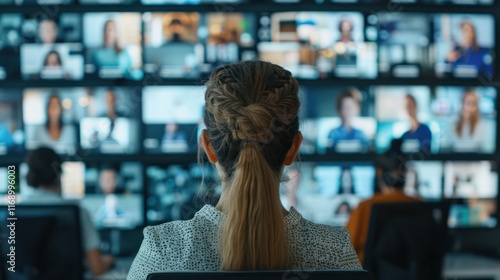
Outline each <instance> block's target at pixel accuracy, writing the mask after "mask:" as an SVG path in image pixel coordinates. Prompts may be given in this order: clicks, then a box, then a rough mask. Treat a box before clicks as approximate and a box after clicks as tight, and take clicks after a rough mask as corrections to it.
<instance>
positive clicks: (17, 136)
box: [0, 89, 24, 155]
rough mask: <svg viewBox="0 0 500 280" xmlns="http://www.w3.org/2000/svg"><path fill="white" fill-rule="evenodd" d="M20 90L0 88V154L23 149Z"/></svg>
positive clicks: (15, 152) (17, 152)
mask: <svg viewBox="0 0 500 280" xmlns="http://www.w3.org/2000/svg"><path fill="white" fill-rule="evenodd" d="M21 99H22V96H21V91H20V90H13V89H0V155H7V154H19V153H21V152H23V151H24V130H23V127H22V108H21V106H22V105H21Z"/></svg>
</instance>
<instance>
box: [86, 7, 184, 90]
mask: <svg viewBox="0 0 500 280" xmlns="http://www.w3.org/2000/svg"><path fill="white" fill-rule="evenodd" d="M83 23H84V31H85V32H84V38H83V42H84V43H85V47H86V64H85V73H86V74H88V75H89V77H94V78H101V79H121V78H125V79H132V80H140V79H142V77H143V71H142V47H141V42H142V38H141V14H139V13H88V14H85V15H84V16H83ZM171 55H174V54H171Z"/></svg>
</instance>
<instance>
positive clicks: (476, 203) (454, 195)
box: [444, 161, 498, 228]
mask: <svg viewBox="0 0 500 280" xmlns="http://www.w3.org/2000/svg"><path fill="white" fill-rule="evenodd" d="M444 175H445V176H444V197H445V198H446V199H450V200H451V208H450V217H449V220H448V225H449V227H451V228H470V227H476V228H477V227H483V228H484V227H486V228H493V227H496V226H497V223H498V221H497V217H498V210H497V207H498V205H497V197H498V171H497V166H496V163H495V162H490V161H462V162H451V161H450V162H446V163H445V165H444Z"/></svg>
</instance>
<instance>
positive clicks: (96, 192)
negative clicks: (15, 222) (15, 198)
mask: <svg viewBox="0 0 500 280" xmlns="http://www.w3.org/2000/svg"><path fill="white" fill-rule="evenodd" d="M61 170H62V174H61V196H62V198H63V199H67V200H69V201H75V200H76V201H79V204H80V205H81V206H82V207H83V208H84V209H86V210H87V211H88V212H89V214H90V217H91V219H92V222H93V223H94V226H95V227H96V228H97V229H103V228H119V229H130V228H135V227H138V226H142V225H143V224H144V218H143V217H144V212H143V209H144V207H143V205H144V203H143V195H142V188H143V177H142V172H143V171H142V165H141V164H140V163H138V162H121V163H113V162H99V163H84V162H78V161H66V162H63V164H62V166H61ZM28 171H29V168H28V166H27V165H26V164H25V163H23V164H22V165H21V166H20V168H19V172H20V175H21V176H20V178H21V180H20V185H21V192H20V197H21V198H23V196H26V197H27V196H30V195H31V193H32V192H33V191H34V189H33V188H32V187H29V186H28V185H27V182H26V175H27V173H28ZM34 199H35V198H31V199H30V201H31V200H34Z"/></svg>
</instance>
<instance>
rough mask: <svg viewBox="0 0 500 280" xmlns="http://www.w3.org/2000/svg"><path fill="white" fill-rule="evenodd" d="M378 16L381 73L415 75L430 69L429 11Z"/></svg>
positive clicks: (404, 75)
mask: <svg viewBox="0 0 500 280" xmlns="http://www.w3.org/2000/svg"><path fill="white" fill-rule="evenodd" d="M377 20H378V22H377V24H378V28H379V30H378V44H379V45H378V51H379V52H378V54H379V56H378V57H379V71H380V75H382V76H386V77H396V78H416V77H419V76H421V75H422V74H423V73H427V72H430V70H431V67H430V66H431V65H430V57H429V45H430V40H431V38H430V33H431V32H430V19H429V17H428V16H427V15H424V14H406V13H405V14H401V13H393V14H391V16H390V17H379V18H378V19H377Z"/></svg>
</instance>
